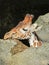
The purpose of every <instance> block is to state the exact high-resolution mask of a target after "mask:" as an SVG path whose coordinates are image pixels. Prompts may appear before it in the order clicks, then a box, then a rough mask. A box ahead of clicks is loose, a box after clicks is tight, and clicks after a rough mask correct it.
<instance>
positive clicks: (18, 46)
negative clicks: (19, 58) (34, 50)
mask: <svg viewBox="0 0 49 65" xmlns="http://www.w3.org/2000/svg"><path fill="white" fill-rule="evenodd" d="M27 48H28V46H26V45H24V44H23V43H22V42H20V41H19V40H15V39H14V40H11V39H9V40H3V39H0V65H10V64H11V58H12V55H13V54H16V53H18V52H22V51H24V50H25V49H27Z"/></svg>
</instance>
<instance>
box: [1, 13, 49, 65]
mask: <svg viewBox="0 0 49 65" xmlns="http://www.w3.org/2000/svg"><path fill="white" fill-rule="evenodd" d="M35 22H37V23H38V25H43V27H42V29H41V30H39V31H38V32H36V33H37V35H38V36H39V37H40V39H41V40H42V41H43V44H42V46H41V47H38V48H33V47H28V46H26V45H24V44H23V43H22V42H21V41H19V40H11V39H8V40H3V39H0V65H49V13H47V14H45V15H42V16H39V18H38V19H37V20H36V21H35Z"/></svg>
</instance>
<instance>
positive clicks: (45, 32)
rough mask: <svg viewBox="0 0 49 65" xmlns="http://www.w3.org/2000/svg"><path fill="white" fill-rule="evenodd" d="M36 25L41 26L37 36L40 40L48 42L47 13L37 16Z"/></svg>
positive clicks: (48, 19) (48, 17) (48, 18)
mask: <svg viewBox="0 0 49 65" xmlns="http://www.w3.org/2000/svg"><path fill="white" fill-rule="evenodd" d="M36 23H38V25H39V26H40V25H42V29H41V30H40V31H37V32H36V33H37V35H38V36H39V37H40V39H41V40H43V41H47V42H49V13H47V14H45V15H43V16H39V18H38V19H37V20H36Z"/></svg>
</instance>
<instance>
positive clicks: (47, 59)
mask: <svg viewBox="0 0 49 65" xmlns="http://www.w3.org/2000/svg"><path fill="white" fill-rule="evenodd" d="M14 45H15V41H13V40H0V65H30V64H31V65H49V43H43V45H42V46H41V47H38V48H33V47H30V48H27V47H25V45H24V46H22V47H25V48H27V49H26V50H24V51H23V52H21V53H17V54H12V53H11V52H10V51H11V48H12V47H14ZM21 45H22V43H21ZM19 49H21V47H20V48H19ZM19 52H20V51H19Z"/></svg>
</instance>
